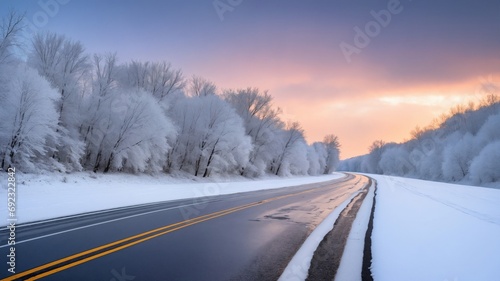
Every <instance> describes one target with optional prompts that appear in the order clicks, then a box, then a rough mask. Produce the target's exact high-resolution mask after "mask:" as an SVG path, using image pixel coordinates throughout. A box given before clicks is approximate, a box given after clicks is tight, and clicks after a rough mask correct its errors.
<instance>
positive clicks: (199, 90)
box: [188, 76, 217, 97]
mask: <svg viewBox="0 0 500 281" xmlns="http://www.w3.org/2000/svg"><path fill="white" fill-rule="evenodd" d="M216 93H217V86H216V85H215V84H214V83H213V82H211V81H209V80H207V79H205V78H202V77H200V76H193V77H191V80H189V85H188V94H189V95H190V96H192V97H204V96H209V95H215V94H216Z"/></svg>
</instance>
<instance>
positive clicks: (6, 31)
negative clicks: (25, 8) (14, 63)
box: [0, 11, 24, 65]
mask: <svg viewBox="0 0 500 281" xmlns="http://www.w3.org/2000/svg"><path fill="white" fill-rule="evenodd" d="M23 19H24V14H18V13H17V12H15V11H10V12H9V14H8V15H7V16H6V17H5V18H3V19H2V22H1V24H0V65H1V64H4V63H6V62H7V61H8V60H9V59H10V58H11V56H12V48H14V47H19V42H18V37H19V33H21V31H22V30H23V28H24V24H23Z"/></svg>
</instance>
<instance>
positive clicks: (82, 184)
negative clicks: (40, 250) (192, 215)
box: [0, 173, 344, 225]
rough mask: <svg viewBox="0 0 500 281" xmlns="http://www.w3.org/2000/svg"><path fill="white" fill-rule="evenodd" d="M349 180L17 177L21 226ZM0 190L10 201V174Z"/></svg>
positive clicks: (2, 211)
mask: <svg viewBox="0 0 500 281" xmlns="http://www.w3.org/2000/svg"><path fill="white" fill-rule="evenodd" d="M343 176H344V174H342V173H334V174H331V175H324V176H296V177H288V178H282V177H271V176H268V177H266V178H260V179H255V180H251V179H247V178H243V177H230V178H217V179H211V178H208V179H199V178H193V177H191V178H178V177H177V178H175V177H170V176H166V175H159V176H149V175H130V174H106V175H103V174H93V173H75V174H71V175H63V174H50V175H28V174H16V183H17V189H16V193H17V194H16V195H17V219H18V221H17V223H25V222H31V221H37V220H43V219H50V218H55V217H60V216H68V215H74V214H79V213H83V212H91V211H98V210H104V209H110V208H117V207H123V206H131V205H137V204H144V203H151V202H160V201H167V200H176V199H185V198H197V197H205V196H214V195H223V194H232V193H240V192H248V191H255V190H262V189H272V188H279V187H285V186H297V185H302V184H308V183H315V182H322V181H328V180H332V179H336V178H341V177H343ZM1 178H3V180H1ZM195 180H196V181H195ZM197 181H202V182H197ZM0 186H1V188H0V198H3V199H2V200H5V201H7V175H6V174H5V173H1V174H0ZM7 215H8V213H7V208H1V209H0V216H1V217H3V218H5V220H2V221H0V225H7V220H6V219H7Z"/></svg>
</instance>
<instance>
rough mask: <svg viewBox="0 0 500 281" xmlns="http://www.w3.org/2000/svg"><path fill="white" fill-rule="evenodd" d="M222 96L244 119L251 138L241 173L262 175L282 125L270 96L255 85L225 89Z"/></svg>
mask: <svg viewBox="0 0 500 281" xmlns="http://www.w3.org/2000/svg"><path fill="white" fill-rule="evenodd" d="M223 97H224V99H225V100H226V101H227V102H229V103H230V104H231V105H232V106H233V108H234V109H235V110H236V112H237V113H238V115H239V116H240V117H241V118H242V119H243V123H244V126H245V132H246V134H247V135H248V136H250V137H251V139H252V147H253V149H252V151H251V153H250V158H249V161H248V164H247V165H246V166H245V167H242V168H243V171H242V174H243V175H246V176H259V175H262V174H264V173H265V172H266V170H267V169H269V167H270V165H271V161H272V159H273V155H274V151H276V150H277V149H278V148H279V146H280V142H279V138H278V135H279V133H280V131H281V130H282V128H283V126H284V125H283V123H282V122H281V120H280V119H279V114H280V109H279V108H277V109H275V108H273V103H272V100H273V98H272V96H271V95H269V94H268V93H267V92H262V91H260V90H259V89H257V88H246V89H239V90H228V91H226V92H225V93H224V95H223Z"/></svg>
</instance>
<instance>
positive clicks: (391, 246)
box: [367, 175, 500, 281]
mask: <svg viewBox="0 0 500 281" xmlns="http://www.w3.org/2000/svg"><path fill="white" fill-rule="evenodd" d="M370 176H372V177H373V178H375V179H376V180H377V182H378V191H377V197H376V199H377V201H376V207H375V218H374V228H373V235H372V243H373V244H372V250H373V265H372V266H373V268H372V272H373V275H374V279H375V280H383V281H400V280H407V281H411V280H415V281H421V280H426V281H430V280H439V281H464V280H481V281H487V280H492V281H493V280H500V190H498V189H489V188H481V187H473V186H464V185H453V184H446V183H438V182H430V181H422V180H415V179H406V178H398V177H389V176H380V175H370ZM367 198H368V197H367Z"/></svg>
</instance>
